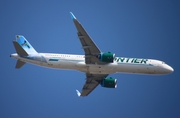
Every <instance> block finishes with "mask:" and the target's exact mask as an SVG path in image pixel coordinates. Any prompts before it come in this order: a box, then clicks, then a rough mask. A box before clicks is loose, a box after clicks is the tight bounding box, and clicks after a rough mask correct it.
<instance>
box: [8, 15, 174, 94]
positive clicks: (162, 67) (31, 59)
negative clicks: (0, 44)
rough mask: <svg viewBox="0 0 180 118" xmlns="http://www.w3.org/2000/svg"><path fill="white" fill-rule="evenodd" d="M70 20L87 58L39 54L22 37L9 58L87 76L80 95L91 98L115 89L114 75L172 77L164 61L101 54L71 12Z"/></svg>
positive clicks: (20, 62) (17, 37)
mask: <svg viewBox="0 0 180 118" xmlns="http://www.w3.org/2000/svg"><path fill="white" fill-rule="evenodd" d="M70 16H71V18H72V20H73V22H74V24H75V26H76V29H77V31H78V32H77V35H78V38H79V40H80V42H81V45H82V48H83V49H84V53H85V54H84V55H74V54H56V53H38V52H37V51H36V50H35V49H34V48H33V47H32V45H31V44H30V43H29V42H28V41H27V40H26V39H25V37H24V36H22V35H17V36H16V40H14V41H13V44H14V47H15V50H16V52H17V53H14V54H11V55H10V57H12V58H15V59H17V63H16V67H15V68H17V69H19V68H21V67H22V66H23V65H24V64H26V63H30V64H34V65H39V66H43V67H48V68H54V69H67V70H77V71H81V72H84V73H85V74H86V82H85V84H84V86H83V88H82V91H81V92H79V91H78V90H76V92H77V95H78V96H79V97H80V96H88V95H89V94H90V93H91V92H92V91H93V90H94V89H95V88H96V87H97V86H98V85H101V86H102V87H106V88H116V87H117V79H115V78H112V77H108V75H109V74H113V73H133V74H153V75H154V74H155V75H162V74H170V73H172V72H173V71H174V70H173V68H172V67H171V66H169V65H168V64H166V63H165V62H163V61H160V60H155V59H144V58H128V57H116V56H115V53H112V52H102V51H101V50H100V49H99V48H98V47H97V45H96V44H95V43H94V41H93V40H92V39H91V37H90V36H89V35H88V33H87V32H86V30H85V29H84V28H83V26H82V25H81V23H80V22H79V21H78V20H77V18H76V17H75V16H74V14H73V13H72V12H70Z"/></svg>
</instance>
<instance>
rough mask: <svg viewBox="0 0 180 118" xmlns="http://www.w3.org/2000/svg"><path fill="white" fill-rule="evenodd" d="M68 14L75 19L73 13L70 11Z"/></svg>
mask: <svg viewBox="0 0 180 118" xmlns="http://www.w3.org/2000/svg"><path fill="white" fill-rule="evenodd" d="M70 16H71V18H72V19H73V20H76V17H75V16H74V14H73V13H72V12H70Z"/></svg>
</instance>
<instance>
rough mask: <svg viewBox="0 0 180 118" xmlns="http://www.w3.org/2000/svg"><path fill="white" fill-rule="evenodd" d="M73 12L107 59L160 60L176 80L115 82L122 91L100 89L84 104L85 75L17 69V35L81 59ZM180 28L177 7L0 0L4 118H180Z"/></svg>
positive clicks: (0, 106) (121, 77)
mask: <svg viewBox="0 0 180 118" xmlns="http://www.w3.org/2000/svg"><path fill="white" fill-rule="evenodd" d="M70 11H72V12H73V13H74V14H75V16H76V17H77V19H78V20H79V21H80V22H81V24H83V26H84V27H85V29H86V30H87V32H88V33H89V35H90V36H91V37H92V39H93V40H94V42H96V44H97V45H98V47H99V48H100V49H101V50H102V51H104V52H106V51H111V52H114V53H116V55H117V56H125V57H139V58H141V57H142V58H153V59H159V60H162V61H164V62H166V63H167V64H169V65H170V66H172V67H173V68H174V70H175V71H174V73H172V74H169V75H164V76H148V75H134V74H112V75H110V76H111V77H114V78H117V79H118V88H117V89H107V88H103V87H100V86H98V87H97V88H96V89H95V90H94V91H93V92H92V93H91V94H90V95H89V96H88V97H84V98H79V97H77V95H76V91H75V89H79V90H81V88H82V86H83V84H84V82H85V75H84V74H83V73H81V72H78V71H65V70H54V69H47V68H42V67H38V66H34V65H30V64H26V65H25V66H23V67H22V68H21V69H20V70H17V69H15V68H14V67H15V63H16V60H15V59H12V58H10V57H9V55H10V54H11V53H14V52H15V49H14V47H13V44H12V40H14V39H15V35H17V34H21V35H24V36H25V37H26V38H27V39H28V41H29V42H30V43H31V44H32V45H33V47H34V48H35V49H36V50H37V51H38V52H55V53H69V54H84V52H83V50H82V49H81V44H80V41H79V39H78V38H77V34H76V32H77V31H76V28H75V26H74V24H73V21H72V19H71V18H70V15H69V12H70ZM179 21H180V1H179V0H146V1H145V0H111V1H110V0H109V1H105V0H99V1H97V0H91V1H89V2H88V1H84V0H66V1H62V0H51V1H47V0H31V1H25V0H16V1H15V0H14V1H13V0H1V1H0V36H1V43H0V54H1V68H0V118H59V117H61V118H65V117H71V118H76V117H78V118H84V117H87V118H92V117H94V118H100V117H103V118H110V117H113V118H180V78H179V77H180V71H179V66H180V63H179V55H180V52H179V51H180V49H179V44H180V43H179V40H180V22H179Z"/></svg>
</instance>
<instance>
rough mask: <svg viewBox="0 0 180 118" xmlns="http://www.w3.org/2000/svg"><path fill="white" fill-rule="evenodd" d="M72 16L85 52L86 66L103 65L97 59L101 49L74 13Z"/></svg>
mask: <svg viewBox="0 0 180 118" xmlns="http://www.w3.org/2000/svg"><path fill="white" fill-rule="evenodd" d="M70 14H71V18H72V19H73V22H74V24H75V26H76V29H77V30H78V32H77V34H78V38H79V40H80V42H81V44H82V48H83V49H84V52H85V62H86V64H95V63H102V62H100V61H99V59H98V58H97V55H98V54H100V53H101V51H100V49H99V48H98V47H97V46H96V44H95V43H94V42H93V40H92V39H91V37H90V36H89V35H88V33H87V32H86V31H85V29H84V28H83V26H82V25H81V24H80V22H79V21H78V20H77V19H76V17H75V16H74V15H73V13H72V12H70Z"/></svg>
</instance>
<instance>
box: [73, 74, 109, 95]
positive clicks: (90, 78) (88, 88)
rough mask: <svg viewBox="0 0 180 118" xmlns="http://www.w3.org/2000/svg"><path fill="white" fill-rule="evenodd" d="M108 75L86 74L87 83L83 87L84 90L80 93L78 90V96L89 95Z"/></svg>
mask: <svg viewBox="0 0 180 118" xmlns="http://www.w3.org/2000/svg"><path fill="white" fill-rule="evenodd" d="M107 76H108V75H107V74H106V75H105V74H104V75H103V74H86V83H85V84H84V86H83V88H82V92H81V93H80V92H79V91H78V90H76V92H77V94H78V96H88V94H90V93H91V92H92V91H93V90H94V89H95V88H96V87H97V86H98V85H99V84H100V82H101V80H103V79H105V78H106V77H107Z"/></svg>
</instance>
